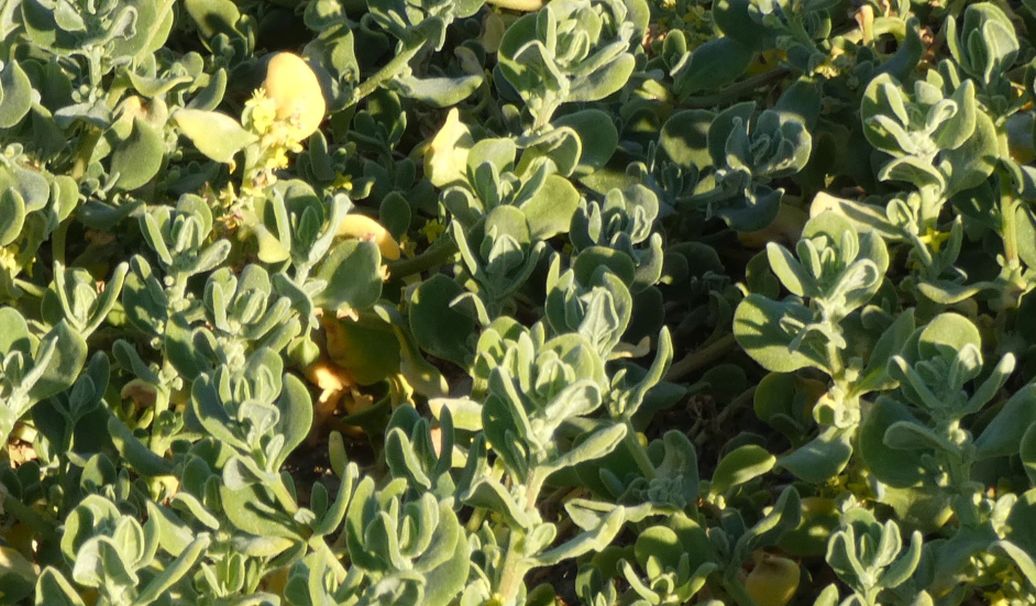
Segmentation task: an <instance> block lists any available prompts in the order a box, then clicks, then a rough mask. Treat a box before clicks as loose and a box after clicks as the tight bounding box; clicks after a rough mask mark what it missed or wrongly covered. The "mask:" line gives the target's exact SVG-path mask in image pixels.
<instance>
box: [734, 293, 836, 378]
mask: <svg viewBox="0 0 1036 606" xmlns="http://www.w3.org/2000/svg"><path fill="white" fill-rule="evenodd" d="M786 317H788V318H794V319H796V320H798V321H800V322H806V323H808V322H811V321H812V316H811V315H810V314H809V310H807V309H806V308H805V307H803V306H801V305H798V304H794V303H780V302H777V301H773V300H770V299H767V298H766V297H762V296H760V295H756V294H750V295H748V296H747V297H745V298H744V300H742V301H741V303H739V304H738V306H737V309H736V310H735V311H734V337H735V338H736V339H737V342H738V345H740V346H741V347H742V348H743V349H744V350H745V352H746V353H748V355H749V356H751V357H752V359H753V360H755V361H756V362H758V363H759V365H761V366H762V367H763V368H765V369H767V370H769V371H772V372H794V371H796V370H798V369H800V368H808V367H813V368H820V369H822V368H824V367H825V361H824V360H823V358H821V356H820V355H819V354H818V353H816V352H813V351H810V350H805V351H804V350H801V349H800V350H794V349H792V348H791V346H792V343H793V341H794V340H795V337H796V335H795V334H792V333H790V332H788V331H787V330H785V329H784V328H782V320H783V319H784V318H786Z"/></svg>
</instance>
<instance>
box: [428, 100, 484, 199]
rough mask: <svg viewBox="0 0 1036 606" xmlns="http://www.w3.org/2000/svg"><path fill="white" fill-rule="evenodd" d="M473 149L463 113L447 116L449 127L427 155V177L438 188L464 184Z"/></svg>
mask: <svg viewBox="0 0 1036 606" xmlns="http://www.w3.org/2000/svg"><path fill="white" fill-rule="evenodd" d="M472 145H474V139H473V138H472V136H471V131H469V130H468V127H467V126H465V125H464V123H463V122H461V121H460V112H458V111H457V108H456V107H455V108H453V109H451V110H450V111H449V113H447V114H446V123H445V124H443V125H442V128H440V129H439V132H438V133H436V135H435V137H433V138H432V141H431V143H430V144H429V145H428V148H427V149H426V150H425V153H424V175H425V177H427V178H428V180H429V181H431V183H432V185H434V186H436V187H445V186H447V185H449V184H451V183H455V182H457V181H463V180H464V177H465V175H466V174H467V170H468V152H470V151H471V147H472Z"/></svg>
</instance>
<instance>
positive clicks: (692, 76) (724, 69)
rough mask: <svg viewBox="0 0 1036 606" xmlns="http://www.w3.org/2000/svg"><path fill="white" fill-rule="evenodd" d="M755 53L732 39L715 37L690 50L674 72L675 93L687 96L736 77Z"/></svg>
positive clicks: (711, 89)
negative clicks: (688, 55) (686, 57)
mask: <svg viewBox="0 0 1036 606" xmlns="http://www.w3.org/2000/svg"><path fill="white" fill-rule="evenodd" d="M754 56H755V52H754V51H753V49H752V48H750V47H749V46H746V45H744V44H742V43H741V42H739V41H738V40H735V39H734V38H731V37H729V36H723V37H720V38H713V39H712V40H709V41H707V42H705V43H704V44H702V45H700V46H698V47H697V48H695V49H694V50H693V51H691V54H690V57H689V58H688V59H687V60H686V62H683V63H682V64H681V65H680V66H678V67H677V68H676V70H675V71H674V73H673V92H675V93H676V94H677V95H679V96H681V97H684V96H686V95H690V94H693V93H696V92H699V91H713V90H716V89H719V88H722V87H723V86H726V85H727V84H730V83H731V82H733V81H734V80H736V79H737V78H738V77H739V76H741V74H743V73H744V71H745V70H746V69H748V66H749V64H751V62H752V58H753V57H754Z"/></svg>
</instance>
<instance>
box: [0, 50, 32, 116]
mask: <svg viewBox="0 0 1036 606" xmlns="http://www.w3.org/2000/svg"><path fill="white" fill-rule="evenodd" d="M32 93H33V90H32V82H30V81H29V77H28V76H26V75H25V71H24V70H22V68H21V66H20V65H19V64H18V62H17V61H15V60H14V59H12V60H10V61H8V62H7V63H6V64H5V65H4V67H3V69H0V128H11V127H12V126H14V125H16V124H18V123H19V122H21V119H22V118H24V117H25V115H26V114H28V113H29V109H30V108H32Z"/></svg>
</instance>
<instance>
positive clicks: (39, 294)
mask: <svg viewBox="0 0 1036 606" xmlns="http://www.w3.org/2000/svg"><path fill="white" fill-rule="evenodd" d="M14 285H15V286H17V287H18V288H20V289H21V290H23V291H25V294H27V295H29V296H30V297H34V298H36V299H42V298H43V295H45V294H47V289H46V288H43V287H41V286H38V285H36V284H33V283H32V282H29V281H27V280H22V279H21V278H15V279H14Z"/></svg>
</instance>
